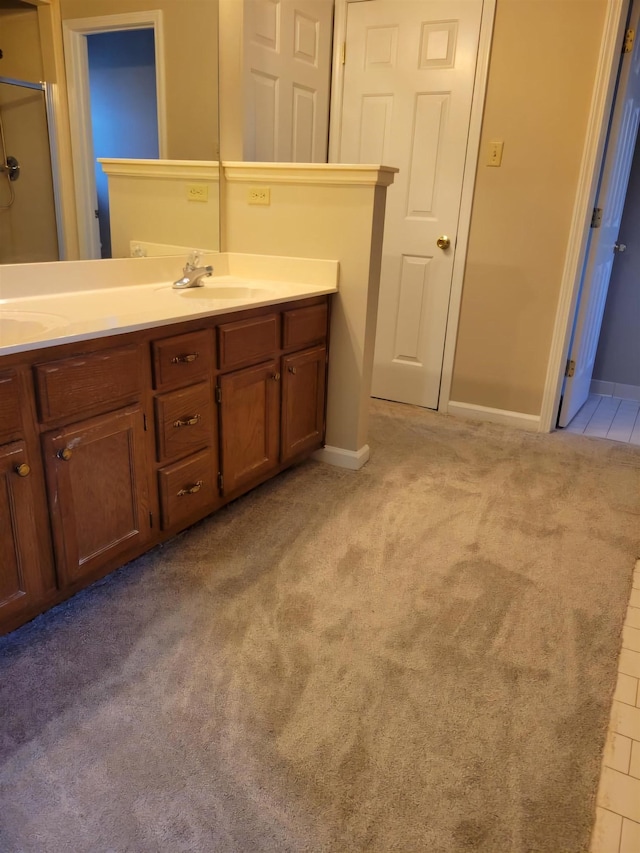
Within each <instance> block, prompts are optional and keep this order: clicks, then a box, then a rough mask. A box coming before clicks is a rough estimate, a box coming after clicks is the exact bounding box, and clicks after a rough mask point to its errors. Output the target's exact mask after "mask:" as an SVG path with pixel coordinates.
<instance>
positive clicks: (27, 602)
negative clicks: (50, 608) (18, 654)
mask: <svg viewBox="0 0 640 853" xmlns="http://www.w3.org/2000/svg"><path fill="white" fill-rule="evenodd" d="M32 409H33V405H32V398H30V397H29V395H28V388H27V387H26V383H25V382H24V376H23V375H21V374H19V373H18V371H15V370H8V371H2V372H0V633H1V632H2V630H3V629H4V630H11V629H12V628H14V627H17V625H19V624H21V622H23V621H25V620H26V619H29V618H30V617H32V616H34V615H35V614H36V613H37V612H38V609H39V606H40V603H41V602H42V601H44V600H46V599H47V598H48V597H49V596H50V594H52V593H53V590H54V587H55V585H54V576H53V565H52V562H51V555H50V548H51V543H50V540H49V535H48V518H47V515H46V507H45V502H44V496H43V480H42V466H41V463H40V458H39V453H38V446H37V437H36V435H35V432H34V431H33V423H32V421H33V416H32ZM29 421H31V425H30V424H29ZM29 426H31V429H29Z"/></svg>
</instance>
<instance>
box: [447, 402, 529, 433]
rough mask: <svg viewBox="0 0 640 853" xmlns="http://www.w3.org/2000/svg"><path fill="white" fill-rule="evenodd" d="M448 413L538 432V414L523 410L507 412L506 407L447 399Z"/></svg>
mask: <svg viewBox="0 0 640 853" xmlns="http://www.w3.org/2000/svg"><path fill="white" fill-rule="evenodd" d="M448 413H449V414H450V415H454V416H456V417H458V416H459V417H463V418H471V419H473V420H476V421H488V422H489V423H492V424H503V425H504V426H511V427H516V429H524V430H527V431H528V432H539V430H540V416H539V415H528V414H526V413H525V412H509V411H507V410H506V409H491V408H490V407H489V406H477V405H475V403H456V402H454V401H453V400H450V401H449V406H448Z"/></svg>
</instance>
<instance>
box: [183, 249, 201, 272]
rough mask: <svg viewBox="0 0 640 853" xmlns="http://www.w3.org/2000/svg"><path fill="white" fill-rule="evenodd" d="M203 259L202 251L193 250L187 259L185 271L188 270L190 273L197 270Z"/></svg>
mask: <svg viewBox="0 0 640 853" xmlns="http://www.w3.org/2000/svg"><path fill="white" fill-rule="evenodd" d="M201 258H202V252H201V251H200V249H193V250H192V251H191V252H190V253H189V257H188V258H187V263H186V266H185V270H188V271H189V272H191V271H193V270H195V269H196V268H197V267H198V266H199V265H200V259H201Z"/></svg>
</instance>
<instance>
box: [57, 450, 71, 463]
mask: <svg viewBox="0 0 640 853" xmlns="http://www.w3.org/2000/svg"><path fill="white" fill-rule="evenodd" d="M72 456H73V451H72V450H71V448H70V447H63V448H62V450H59V451H58V459H62V460H63V462H68V461H69V460H70V459H71V457H72Z"/></svg>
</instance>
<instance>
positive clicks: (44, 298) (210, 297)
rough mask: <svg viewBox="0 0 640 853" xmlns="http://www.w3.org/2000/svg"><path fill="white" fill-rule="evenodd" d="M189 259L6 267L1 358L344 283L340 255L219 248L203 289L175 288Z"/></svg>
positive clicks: (0, 273) (1, 286)
mask: <svg viewBox="0 0 640 853" xmlns="http://www.w3.org/2000/svg"><path fill="white" fill-rule="evenodd" d="M183 263H184V258H182V257H180V258H177V259H176V258H135V259H129V258H127V259H120V260H113V261H70V262H58V263H57V264H24V265H21V266H17V265H16V266H15V267H13V268H9V267H3V268H2V269H1V270H0V356H1V355H7V354H9V353H17V352H25V351H29V350H33V349H41V348H43V347H50V346H56V345H59V344H66V343H71V342H73V341H82V340H89V339H91V338H97V337H106V336H108V335H115V334H122V333H125V332H133V331H136V330H139V329H149V328H154V327H156V326H164V325H166V324H169V323H178V322H182V321H185V320H197V319H199V318H202V317H210V316H215V315H218V314H226V313H229V312H230V311H237V310H241V309H244V308H258V307H261V306H265V305H277V304H278V303H280V302H289V301H291V300H295V299H304V298H306V297H311V296H320V295H323V294H328V293H335V292H337V289H338V287H337V280H338V263H337V262H336V261H323V260H320V261H316V260H307V259H298V258H277V257H271V256H256V255H230V254H219V255H218V254H216V255H210V256H206V257H205V258H203V260H202V262H201V263H202V264H207V263H211V264H213V265H214V274H213V276H211V277H209V278H205V279H204V286H203V287H195V288H187V289H184V290H175V289H173V288H172V286H171V284H172V282H173V281H174V280H175V279H177V278H179V277H180V276H181V265H182V264H183ZM95 265H99V266H95ZM168 273H169V275H167V274H168ZM150 278H151V279H155V280H151V281H149V279H150ZM141 279H142V281H140V280H141Z"/></svg>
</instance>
